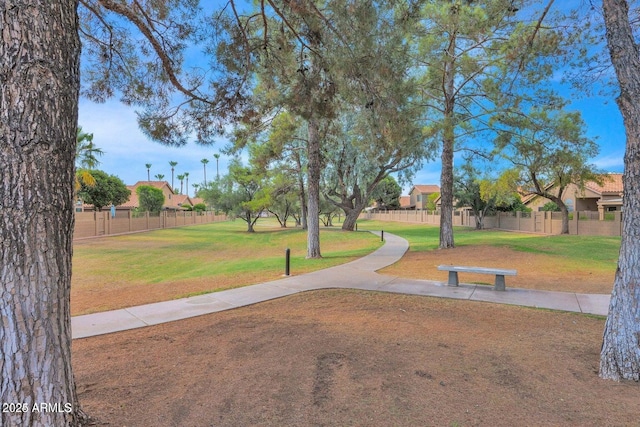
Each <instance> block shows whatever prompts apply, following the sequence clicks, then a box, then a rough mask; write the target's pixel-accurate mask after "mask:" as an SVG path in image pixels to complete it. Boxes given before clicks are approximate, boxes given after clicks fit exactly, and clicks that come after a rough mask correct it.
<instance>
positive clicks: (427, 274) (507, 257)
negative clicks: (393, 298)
mask: <svg viewBox="0 0 640 427" xmlns="http://www.w3.org/2000/svg"><path fill="white" fill-rule="evenodd" d="M441 264H453V265H471V266H480V267H497V268H510V269H515V270H518V275H517V276H513V277H512V276H507V277H506V281H507V287H514V288H527V289H543V290H548V291H562V292H580V293H590V294H610V293H611V290H612V289H613V279H614V273H608V272H599V271H592V270H588V269H585V266H584V264H581V265H571V264H568V263H567V261H566V260H563V259H559V258H557V257H553V256H549V255H544V254H535V253H529V252H520V251H515V250H513V249H509V248H501V247H496V246H476V245H474V246H461V247H457V248H453V249H447V250H442V251H441V250H433V251H426V252H412V251H411V250H409V251H408V252H407V253H406V254H405V255H404V257H402V259H401V260H400V261H399V262H398V263H396V264H394V265H392V266H390V267H387V268H385V269H382V270H380V271H379V273H382V274H389V275H392V276H400V277H407V278H412V279H428V280H441V281H447V274H448V273H447V272H446V271H438V269H437V267H438V266H439V265H441ZM459 279H460V281H461V282H465V283H486V284H493V280H494V278H493V276H488V275H485V274H470V273H460V274H459Z"/></svg>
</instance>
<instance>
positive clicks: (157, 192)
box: [136, 185, 164, 213]
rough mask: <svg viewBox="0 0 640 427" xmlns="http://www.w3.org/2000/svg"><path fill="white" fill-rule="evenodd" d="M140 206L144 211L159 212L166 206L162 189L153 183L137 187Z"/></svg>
mask: <svg viewBox="0 0 640 427" xmlns="http://www.w3.org/2000/svg"><path fill="white" fill-rule="evenodd" d="M136 194H137V195H138V203H139V206H138V208H139V209H140V210H141V211H143V212H152V213H158V212H160V211H161V210H162V206H164V193H163V192H162V190H161V189H159V188H156V187H153V186H151V185H141V186H139V187H138V188H136Z"/></svg>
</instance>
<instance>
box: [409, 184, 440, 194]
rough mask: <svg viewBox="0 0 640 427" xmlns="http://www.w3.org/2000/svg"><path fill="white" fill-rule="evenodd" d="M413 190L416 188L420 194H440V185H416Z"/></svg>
mask: <svg viewBox="0 0 640 427" xmlns="http://www.w3.org/2000/svg"><path fill="white" fill-rule="evenodd" d="M413 188H415V189H416V190H418V191H419V192H420V193H422V194H425V193H429V194H431V193H439V192H440V186H439V185H435V184H428V185H414V186H413Z"/></svg>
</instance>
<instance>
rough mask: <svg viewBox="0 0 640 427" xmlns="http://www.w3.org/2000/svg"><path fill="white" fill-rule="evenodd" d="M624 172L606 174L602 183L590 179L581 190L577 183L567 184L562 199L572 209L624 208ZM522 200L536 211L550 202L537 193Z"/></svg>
mask: <svg viewBox="0 0 640 427" xmlns="http://www.w3.org/2000/svg"><path fill="white" fill-rule="evenodd" d="M622 191H623V185H622V174H621V173H609V174H606V175H605V176H604V181H603V183H602V184H598V183H596V182H593V181H590V182H587V183H586V184H585V186H584V189H583V190H581V189H580V188H578V186H577V185H575V184H571V185H569V186H567V188H566V189H565V191H564V193H563V195H562V201H563V202H564V203H565V204H566V205H567V208H568V209H569V211H570V212H572V211H598V212H600V213H604V212H615V211H620V210H622ZM522 202H523V203H524V204H525V205H526V206H527V207H529V208H531V209H533V210H534V211H538V210H540V209H541V208H542V207H543V206H544V205H545V204H547V203H548V202H549V200H548V199H545V198H543V197H540V196H537V195H528V196H525V197H523V198H522Z"/></svg>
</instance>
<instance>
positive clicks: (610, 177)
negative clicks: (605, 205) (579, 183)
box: [585, 173, 623, 194]
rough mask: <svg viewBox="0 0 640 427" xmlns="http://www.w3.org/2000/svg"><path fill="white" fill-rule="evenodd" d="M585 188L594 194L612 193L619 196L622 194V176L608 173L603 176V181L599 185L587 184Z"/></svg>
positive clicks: (594, 183)
mask: <svg viewBox="0 0 640 427" xmlns="http://www.w3.org/2000/svg"><path fill="white" fill-rule="evenodd" d="M585 187H587V188H588V189H589V190H592V191H595V192H596V193H600V194H604V193H614V194H620V193H622V190H623V186H622V174H621V173H608V174H606V175H605V176H604V181H603V182H602V185H601V184H598V183H596V182H588V183H587V184H586V185H585Z"/></svg>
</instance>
